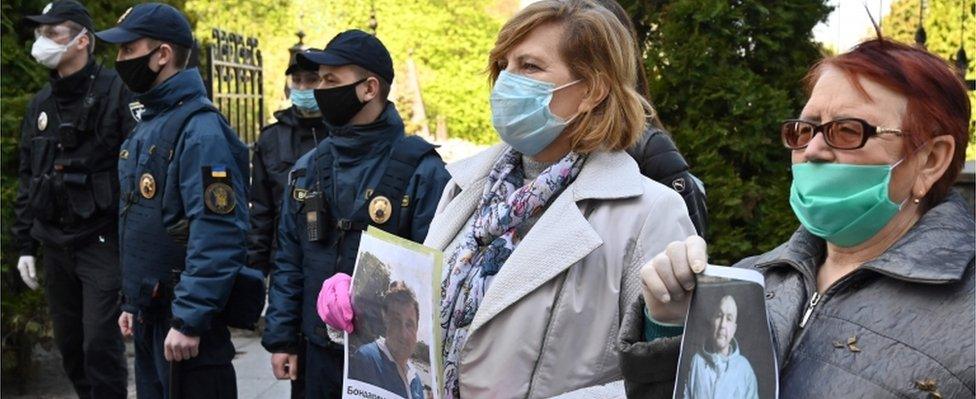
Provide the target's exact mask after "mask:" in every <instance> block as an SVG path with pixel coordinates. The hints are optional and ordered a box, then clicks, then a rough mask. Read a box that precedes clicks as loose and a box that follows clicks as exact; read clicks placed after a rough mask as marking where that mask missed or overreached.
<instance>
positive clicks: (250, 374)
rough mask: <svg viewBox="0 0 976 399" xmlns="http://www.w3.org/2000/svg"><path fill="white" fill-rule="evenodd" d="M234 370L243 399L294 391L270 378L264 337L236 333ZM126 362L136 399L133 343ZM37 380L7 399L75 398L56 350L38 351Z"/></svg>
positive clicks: (6, 391) (9, 392)
mask: <svg viewBox="0 0 976 399" xmlns="http://www.w3.org/2000/svg"><path fill="white" fill-rule="evenodd" d="M233 341H234V347H235V348H237V357H235V358H234V369H235V370H236V371H237V392H238V397H239V398H241V399H271V398H288V397H289V392H290V391H291V388H290V385H291V384H290V382H289V381H278V380H276V379H275V378H274V376H272V375H271V354H270V353H268V352H267V351H265V350H264V348H262V347H261V337H259V336H257V335H256V334H254V333H252V332H250V331H241V330H235V331H234V332H233ZM125 351H126V358H127V360H128V363H129V398H133V399H134V398H135V397H136V389H135V380H134V379H133V378H134V374H133V371H132V367H133V360H134V358H133V351H132V342H131V341H129V342H126V349H125ZM34 358H35V361H36V367H37V373H36V375H37V378H35V379H34V380H33V381H29V382H28V383H27V389H26V394H19V393H17V392H14V390H13V388H12V385H13V384H10V383H9V382H8V381H5V382H7V383H5V384H3V388H2V391H0V392H2V393H0V396H3V398H4V399H7V398H9V399H62V398H64V399H67V398H76V397H77V396H76V395H75V394H74V390H72V388H71V383H70V382H68V378H67V377H66V376H65V375H64V370H62V369H61V355H60V354H58V353H57V350H56V349H52V351H50V352H48V351H45V350H44V349H43V348H40V347H38V348H37V349H36V351H35V356H34Z"/></svg>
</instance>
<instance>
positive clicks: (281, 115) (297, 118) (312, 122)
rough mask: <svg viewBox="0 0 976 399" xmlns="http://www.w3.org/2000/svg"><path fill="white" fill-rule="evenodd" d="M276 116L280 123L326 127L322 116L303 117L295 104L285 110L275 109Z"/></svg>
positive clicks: (295, 125) (294, 125) (293, 125)
mask: <svg viewBox="0 0 976 399" xmlns="http://www.w3.org/2000/svg"><path fill="white" fill-rule="evenodd" d="M274 117H275V119H276V120H278V123H281V124H283V125H286V126H291V127H297V126H302V127H308V128H311V127H315V128H325V122H323V120H322V117H321V116H318V117H313V118H303V117H302V116H301V114H300V113H299V112H298V110H297V109H296V107H295V106H294V105H293V106H291V107H288V108H286V109H283V110H279V111H275V113H274Z"/></svg>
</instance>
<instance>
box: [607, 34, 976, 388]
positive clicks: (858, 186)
mask: <svg viewBox="0 0 976 399" xmlns="http://www.w3.org/2000/svg"><path fill="white" fill-rule="evenodd" d="M808 82H809V83H811V84H812V90H811V94H810V99H809V101H808V102H807V104H806V106H805V107H804V109H803V111H802V112H801V114H800V116H799V118H797V119H793V120H787V121H785V122H783V124H782V125H781V128H780V136H781V138H782V141H783V144H784V145H785V146H786V149H787V150H788V151H790V152H791V155H792V160H793V184H792V186H791V188H790V205H791V206H792V208H793V211H794V212H795V213H796V216H797V219H799V221H800V223H801V225H802V227H800V228H799V229H798V230H797V231H796V233H795V234H794V235H793V236H792V237H791V238H790V239H789V241H787V242H786V243H784V244H782V245H780V246H779V247H777V248H776V249H773V250H772V251H770V252H767V253H765V254H762V255H759V256H755V257H750V258H747V259H744V260H742V261H740V262H739V263H738V264H736V265H735V267H741V268H748V269H754V270H757V271H760V272H761V273H763V274H764V275H765V278H766V308H767V309H766V310H767V312H768V315H769V318H770V327H771V329H772V332H773V341H774V347H775V350H776V353H777V362H778V366H779V370H780V371H779V378H780V380H779V389H780V397H784V398H833V397H852V398H853V397H857V398H894V397H931V398H938V397H943V398H955V397H973V395H974V375H973V370H974V367H976V352H974V349H976V348H974V295H973V286H974V284H973V283H974V280H973V259H974V252H976V250H974V231H973V230H974V223H973V218H972V215H971V214H970V210H969V207H968V206H967V205H966V203H965V202H964V200H963V199H962V197H961V196H960V195H959V194H958V193H956V192H954V191H952V190H951V185H952V183H953V182H954V181H955V179H956V176H958V174H959V172H960V170H961V169H962V165H963V162H964V159H965V149H966V145H967V143H968V141H969V134H968V125H969V123H970V115H971V114H970V112H971V111H970V104H969V100H968V98H967V96H966V91H965V88H964V87H963V85H962V83H961V82H960V80H959V78H958V77H957V76H956V75H955V72H954V71H953V70H952V69H950V67H949V66H948V65H946V64H945V62H943V61H941V60H940V59H939V58H937V56H934V55H932V54H930V53H928V52H926V51H924V50H920V49H916V48H913V47H909V46H905V45H902V44H898V43H894V42H891V41H888V40H885V39H881V38H879V39H875V40H871V41H868V42H865V43H862V44H861V45H859V46H858V47H856V48H855V49H853V50H852V51H850V52H849V53H846V54H842V55H840V56H836V57H832V58H827V59H825V60H823V61H822V62H820V63H819V64H818V65H816V66H815V67H814V68H813V69H812V70H811V71H810V73H809V75H808ZM705 249H706V244H705V242H704V240H702V239H701V238H699V237H690V238H688V239H687V240H685V241H683V242H675V243H671V244H670V245H669V246H668V248H667V249H666V250H665V251H664V252H661V253H660V254H658V255H657V256H656V257H655V258H653V259H652V260H651V262H649V263H648V264H646V265H645V266H644V267H643V269H642V271H641V273H642V278H643V283H644V295H643V297H644V300H645V302H646V304H647V309H646V310H647V312H648V314H649V315H650V319H649V320H647V323H646V324H645V323H644V321H645V320H644V319H643V314H642V310H644V308H643V304H641V305H640V306H634V307H633V308H631V309H629V312H628V314H627V315H625V320H624V326H625V327H624V330H623V331H622V334H621V340H622V348H623V349H624V354H623V356H622V357H623V370H624V374H625V380H626V382H627V389H628V393H629V394H630V396H631V397H648V396H654V395H664V394H668V395H669V394H670V392H671V390H672V387H673V386H674V375H675V374H674V372H675V363H676V361H677V345H678V343H679V340H680V333H681V332H680V327H674V326H675V325H678V324H680V323H681V322H682V321H683V319H684V313H685V310H686V309H687V305H688V300H689V298H690V294H691V291H692V290H694V284H695V277H694V275H695V273H698V272H701V270H702V269H703V267H704V265H705V263H706V262H707V257H706V251H705Z"/></svg>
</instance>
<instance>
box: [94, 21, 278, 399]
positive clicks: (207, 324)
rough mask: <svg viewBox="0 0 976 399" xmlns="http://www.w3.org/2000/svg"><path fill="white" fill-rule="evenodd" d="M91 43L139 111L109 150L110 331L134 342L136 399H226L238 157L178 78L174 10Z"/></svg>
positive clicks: (228, 131) (187, 42) (233, 137)
mask: <svg viewBox="0 0 976 399" xmlns="http://www.w3.org/2000/svg"><path fill="white" fill-rule="evenodd" d="M96 36H98V37H99V38H100V39H101V40H103V41H106V42H109V43H118V44H120V46H119V51H118V57H117V59H116V68H117V69H118V71H119V75H120V76H121V77H122V80H123V81H124V82H125V84H126V85H127V86H128V87H129V89H131V90H132V91H133V92H136V93H138V98H139V100H140V101H141V102H142V103H143V104H144V105H145V111H144V112H143V115H142V120H141V121H140V122H139V124H138V125H137V126H136V128H135V130H134V131H133V132H132V134H131V135H130V137H129V138H128V139H127V140H126V141H125V143H123V144H122V150H121V151H120V152H119V184H120V190H121V192H122V204H121V207H122V208H121V210H120V213H119V219H120V220H119V227H120V229H121V245H120V247H121V256H122V266H123V272H122V294H123V303H122V310H123V313H122V316H120V317H119V327H120V328H121V329H122V331H123V334H126V335H129V334H131V335H133V336H134V344H135V354H136V359H135V360H136V362H135V363H136V364H135V369H136V389H137V393H138V396H139V398H143V399H146V398H150V399H151V398H168V397H181V398H186V397H199V398H207V399H214V398H227V397H236V396H237V386H236V377H235V372H234V367H233V366H232V365H231V360H232V359H233V357H234V353H235V351H234V345H233V344H232V343H231V340H230V332H229V330H228V326H229V325H230V326H236V325H235V324H233V323H235V322H234V318H233V317H231V316H232V315H233V312H232V310H234V307H233V306H232V305H231V303H233V301H232V297H233V295H232V291H235V290H236V287H237V286H238V285H239V284H238V283H239V281H240V280H239V277H240V275H241V274H242V273H244V269H245V268H244V267H243V266H244V265H245V263H246V262H247V248H246V239H245V234H246V232H247V228H248V222H247V217H248V209H247V206H246V204H247V190H246V182H247V181H248V169H247V167H248V165H247V157H248V152H247V147H246V146H245V145H244V144H243V143H242V142H241V141H240V139H238V137H237V134H236V133H235V132H234V130H233V129H232V128H231V127H230V125H229V124H228V123H227V121H226V120H224V118H223V117H222V116H221V115H220V114H219V113H218V112H217V110H216V108H214V106H213V104H212V103H211V102H210V100H208V99H207V93H206V88H205V86H204V84H203V80H202V79H201V77H200V73H199V71H197V70H196V69H195V68H189V69H187V68H186V66H187V62H188V57H189V54H190V49H191V47H192V46H193V35H192V31H191V28H190V23H189V22H188V21H187V19H186V17H185V16H183V14H182V13H180V12H179V11H178V10H176V9H175V8H173V7H171V6H169V5H165V4H160V3H145V4H140V5H137V6H135V7H132V8H131V9H129V11H126V13H125V14H124V15H122V17H121V18H120V20H119V24H118V26H116V27H115V28H112V29H108V30H105V31H101V32H98V33H97V34H96ZM252 271H253V270H252ZM253 272H254V273H256V274H257V280H258V291H259V292H258V295H260V298H261V301H262V302H261V303H259V306H263V297H264V292H263V279H262V277H261V275H260V272H257V271H253ZM260 310H261V309H260V308H258V309H257V311H256V313H257V314H260Z"/></svg>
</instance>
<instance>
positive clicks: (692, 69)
mask: <svg viewBox="0 0 976 399" xmlns="http://www.w3.org/2000/svg"><path fill="white" fill-rule="evenodd" d="M621 3H622V4H623V5H624V6H625V8H627V9H628V10H629V11H630V13H631V15H632V16H633V17H634V19H635V22H636V24H637V26H638V29H639V31H640V34H641V37H643V38H644V40H643V43H642V44H643V45H644V48H645V49H646V50H645V57H646V67H647V71H648V74H649V81H650V91H651V99H652V101H653V102H654V103H655V105H656V107H657V110H658V112H659V114H660V116H661V119H662V121H663V122H664V125H665V126H666V127H667V128H668V130H669V131H670V132H671V134H672V135H673V137H674V139H675V141H676V143H677V145H678V147H679V149H680V150H681V152H682V153H683V154H684V156H685V157H686V158H687V159H688V161H689V163H690V164H691V167H692V170H693V172H694V173H695V174H696V175H698V176H699V177H700V178H701V179H702V180H703V181H704V182H705V185H706V188H707V191H708V211H709V212H708V213H709V226H710V231H709V232H708V235H709V244H710V246H709V253H710V256H711V259H712V260H713V261H714V262H717V263H723V264H730V263H732V262H735V261H737V260H739V259H741V258H743V257H745V256H748V255H752V254H756V253H759V252H762V251H766V250H769V249H772V248H773V247H774V246H776V245H777V244H779V243H782V242H783V241H785V240H786V239H787V238H788V237H789V235H790V233H791V232H792V231H793V230H794V229H795V228H796V226H797V222H796V219H795V218H794V216H793V213H792V211H791V210H790V206H789V202H788V199H789V187H790V173H789V165H790V160H789V155H790V154H789V151H787V150H785V149H784V148H783V146H782V144H780V141H779V133H778V126H779V122H780V121H782V120H783V119H785V118H790V117H794V116H796V115H797V114H798V113H799V111H800V109H801V108H802V107H803V104H804V102H805V100H806V95H805V93H804V91H803V89H802V84H801V80H802V78H803V76H804V74H805V73H806V71H807V68H809V67H810V66H811V65H813V64H814V62H816V60H817V59H819V58H820V57H821V55H820V49H819V47H818V46H817V45H816V44H815V43H814V42H813V41H812V34H811V30H812V28H813V26H814V25H815V24H817V23H818V22H820V21H822V20H824V19H825V18H826V16H827V15H828V13H829V12H830V8H829V7H828V6H827V5H825V2H823V1H820V0H802V1H800V0H798V1H790V2H772V1H757V0H736V1H726V0H672V1H663V0H626V1H622V2H621Z"/></svg>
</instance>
